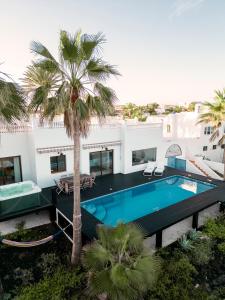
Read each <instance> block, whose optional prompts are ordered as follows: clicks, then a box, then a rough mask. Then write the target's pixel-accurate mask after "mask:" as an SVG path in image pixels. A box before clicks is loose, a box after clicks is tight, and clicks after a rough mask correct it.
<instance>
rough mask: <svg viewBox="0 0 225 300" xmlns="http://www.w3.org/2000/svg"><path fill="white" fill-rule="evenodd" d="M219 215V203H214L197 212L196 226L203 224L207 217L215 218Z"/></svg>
mask: <svg viewBox="0 0 225 300" xmlns="http://www.w3.org/2000/svg"><path fill="white" fill-rule="evenodd" d="M220 215H221V212H220V204H219V203H216V204H214V205H212V206H210V207H208V208H206V209H204V210H202V211H200V212H199V214H198V226H199V227H200V226H203V225H204V224H205V222H206V221H207V220H208V219H209V218H216V217H219V216H220Z"/></svg>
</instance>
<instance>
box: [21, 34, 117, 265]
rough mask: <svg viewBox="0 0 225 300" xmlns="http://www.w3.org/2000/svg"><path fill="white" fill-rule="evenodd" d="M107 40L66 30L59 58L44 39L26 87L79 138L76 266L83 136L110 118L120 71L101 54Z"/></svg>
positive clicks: (39, 106)
mask: <svg viewBox="0 0 225 300" xmlns="http://www.w3.org/2000/svg"><path fill="white" fill-rule="evenodd" d="M104 42H105V38H104V36H103V35H102V34H101V33H98V34H96V35H88V34H81V31H78V32H77V33H76V34H75V35H73V36H72V35H70V34H68V33H67V32H66V31H61V32H60V45H59V60H57V59H56V58H54V56H53V55H52V54H51V53H50V51H49V50H48V49H47V48H46V47H45V46H44V45H43V44H41V43H39V42H32V44H31V50H32V52H33V53H34V54H36V55H37V57H38V59H37V60H35V62H33V64H32V65H31V66H29V67H28V69H27V71H26V73H25V78H24V87H25V90H26V91H27V92H28V93H29V95H30V97H31V102H30V105H29V109H30V111H31V112H36V111H39V112H40V114H41V118H42V119H48V120H51V121H52V120H53V119H54V117H55V116H56V115H57V114H60V113H63V114H64V126H65V128H66V131H67V134H68V136H69V137H71V138H73V141H74V205H73V248H72V255H71V262H72V264H77V263H78V261H79V257H80V251H81V209H80V137H81V136H84V137H86V136H87V134H88V131H89V127H90V123H91V116H93V115H94V116H97V117H98V118H99V119H102V118H104V117H105V116H106V115H107V114H108V113H110V112H111V111H112V109H113V104H114V101H115V100H116V95H115V92H114V91H113V90H112V89H110V88H109V87H107V86H105V85H104V84H103V82H104V81H105V80H106V79H108V78H109V77H110V76H111V75H119V73H118V71H117V70H116V69H115V67H114V66H112V65H110V64H108V63H106V62H104V61H103V60H102V57H101V50H102V44H103V43H104Z"/></svg>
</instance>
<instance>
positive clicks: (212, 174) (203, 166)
mask: <svg viewBox="0 0 225 300" xmlns="http://www.w3.org/2000/svg"><path fill="white" fill-rule="evenodd" d="M195 162H196V163H197V165H198V166H199V167H200V168H201V169H202V170H203V171H204V172H206V173H207V174H208V175H209V176H210V177H211V178H214V179H217V180H223V178H221V177H220V176H219V175H217V174H216V173H215V172H214V171H213V170H212V169H211V168H210V167H209V166H208V165H207V164H206V160H203V157H197V156H195Z"/></svg>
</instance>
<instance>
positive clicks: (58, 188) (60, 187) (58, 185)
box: [54, 179, 65, 195]
mask: <svg viewBox="0 0 225 300" xmlns="http://www.w3.org/2000/svg"><path fill="white" fill-rule="evenodd" d="M54 182H55V185H56V193H57V194H58V195H59V194H60V193H62V192H63V193H64V192H65V190H64V186H63V185H62V184H61V183H60V181H57V180H55V179H54Z"/></svg>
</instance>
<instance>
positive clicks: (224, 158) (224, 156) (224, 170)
mask: <svg viewBox="0 0 225 300" xmlns="http://www.w3.org/2000/svg"><path fill="white" fill-rule="evenodd" d="M223 168H224V169H223V180H224V181H225V148H224V149H223Z"/></svg>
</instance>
